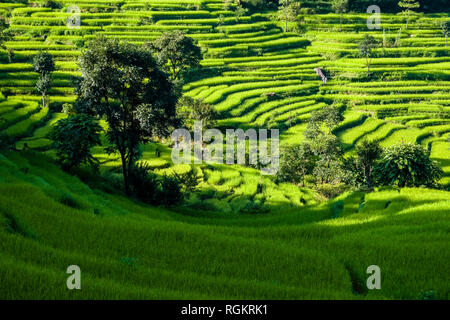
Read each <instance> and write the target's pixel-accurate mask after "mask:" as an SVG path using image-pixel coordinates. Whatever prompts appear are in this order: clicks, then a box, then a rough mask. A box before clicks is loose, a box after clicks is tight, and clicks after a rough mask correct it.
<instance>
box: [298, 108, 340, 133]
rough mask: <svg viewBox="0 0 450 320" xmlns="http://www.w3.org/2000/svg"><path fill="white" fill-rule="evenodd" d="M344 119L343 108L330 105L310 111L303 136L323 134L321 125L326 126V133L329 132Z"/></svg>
mask: <svg viewBox="0 0 450 320" xmlns="http://www.w3.org/2000/svg"><path fill="white" fill-rule="evenodd" d="M343 120H344V115H343V109H342V108H340V107H338V106H335V105H331V106H326V107H324V108H322V109H319V110H316V111H314V112H312V114H311V117H310V118H309V121H308V126H307V128H306V131H305V133H304V134H305V136H306V137H307V138H309V139H313V138H315V137H317V136H318V135H320V134H323V133H324V132H323V130H322V129H323V127H324V126H325V128H326V132H325V133H326V134H331V133H332V131H333V129H334V128H335V127H336V126H337V125H338V124H339V123H340V122H341V121H343Z"/></svg>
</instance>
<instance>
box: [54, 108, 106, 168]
mask: <svg viewBox="0 0 450 320" xmlns="http://www.w3.org/2000/svg"><path fill="white" fill-rule="evenodd" d="M101 131H102V128H101V127H100V125H99V124H98V123H97V122H95V121H94V119H93V118H92V117H91V116H89V115H86V114H80V115H74V116H70V117H68V118H66V119H62V120H59V121H58V122H57V124H56V126H55V127H54V128H53V130H52V131H51V133H50V139H52V140H53V143H54V146H55V149H56V156H57V157H58V161H59V162H60V163H61V165H62V166H63V168H65V169H68V170H70V169H72V168H74V167H78V166H80V165H81V164H82V163H88V164H89V165H91V166H92V167H94V168H97V167H98V160H97V159H95V158H94V157H93V156H92V153H91V148H92V147H94V146H96V145H100V144H101V142H100V135H99V132H101Z"/></svg>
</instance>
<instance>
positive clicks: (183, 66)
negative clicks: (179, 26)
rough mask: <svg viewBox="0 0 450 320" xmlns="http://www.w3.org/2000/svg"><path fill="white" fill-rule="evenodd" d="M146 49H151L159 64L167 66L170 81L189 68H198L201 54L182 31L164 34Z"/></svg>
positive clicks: (197, 47)
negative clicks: (170, 74)
mask: <svg viewBox="0 0 450 320" xmlns="http://www.w3.org/2000/svg"><path fill="white" fill-rule="evenodd" d="M148 47H150V48H152V50H153V51H154V53H155V57H156V59H157V61H158V62H159V64H160V65H161V66H163V67H166V66H167V65H168V67H169V69H170V71H171V73H172V79H178V80H179V78H180V76H181V75H182V74H183V73H184V72H185V71H186V70H187V69H189V68H198V67H199V66H200V60H202V57H203V56H202V52H201V50H200V47H199V46H197V45H196V44H195V42H194V40H193V39H192V38H190V37H188V36H186V35H185V34H184V33H183V32H182V31H178V30H177V31H172V32H165V33H163V34H162V35H161V37H159V38H158V39H157V40H155V41H154V42H153V43H152V44H149V45H148Z"/></svg>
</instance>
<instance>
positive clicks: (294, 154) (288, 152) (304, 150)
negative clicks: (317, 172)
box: [278, 143, 317, 186]
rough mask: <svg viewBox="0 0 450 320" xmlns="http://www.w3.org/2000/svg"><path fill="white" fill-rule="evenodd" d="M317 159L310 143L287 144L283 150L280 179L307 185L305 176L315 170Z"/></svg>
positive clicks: (279, 172)
mask: <svg viewBox="0 0 450 320" xmlns="http://www.w3.org/2000/svg"><path fill="white" fill-rule="evenodd" d="M316 160H317V159H316V157H315V155H314V152H313V150H312V148H311V145H310V144H309V143H302V144H299V145H290V146H287V147H286V148H284V150H283V151H282V152H281V161H280V162H281V163H280V170H279V171H278V179H280V180H281V181H286V182H291V183H300V182H301V183H302V186H305V176H306V175H308V174H311V173H312V172H313V170H314V167H315V163H316Z"/></svg>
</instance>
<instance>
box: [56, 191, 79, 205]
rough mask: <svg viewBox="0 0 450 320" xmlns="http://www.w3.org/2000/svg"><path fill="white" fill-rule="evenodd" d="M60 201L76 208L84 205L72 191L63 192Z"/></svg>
mask: <svg viewBox="0 0 450 320" xmlns="http://www.w3.org/2000/svg"><path fill="white" fill-rule="evenodd" d="M58 202H59V203H62V204H63V205H65V206H68V207H71V208H74V209H80V208H81V207H82V206H81V204H80V203H79V202H78V201H77V200H76V199H75V198H74V197H73V196H72V195H71V194H70V193H66V192H64V193H62V194H61V195H60V196H59V197H58Z"/></svg>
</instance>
